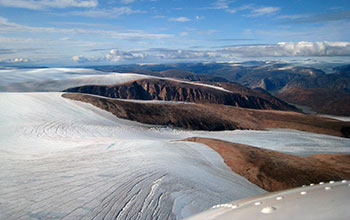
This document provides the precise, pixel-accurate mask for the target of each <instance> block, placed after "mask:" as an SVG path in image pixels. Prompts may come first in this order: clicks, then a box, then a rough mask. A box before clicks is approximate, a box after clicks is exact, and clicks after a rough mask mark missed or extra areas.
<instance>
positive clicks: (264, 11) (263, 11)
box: [247, 7, 281, 17]
mask: <svg viewBox="0 0 350 220" xmlns="http://www.w3.org/2000/svg"><path fill="white" fill-rule="evenodd" d="M280 10H281V8H279V7H262V8H255V9H253V10H252V11H251V12H250V14H248V15H247V16H248V17H260V16H264V15H272V14H275V13H277V12H279V11H280Z"/></svg>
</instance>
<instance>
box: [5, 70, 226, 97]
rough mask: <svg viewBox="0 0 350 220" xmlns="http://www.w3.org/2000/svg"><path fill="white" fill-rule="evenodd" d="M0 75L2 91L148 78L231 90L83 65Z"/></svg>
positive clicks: (60, 88) (49, 89)
mask: <svg viewBox="0 0 350 220" xmlns="http://www.w3.org/2000/svg"><path fill="white" fill-rule="evenodd" d="M0 77H1V80H0V92H60V91H63V90H65V89H68V88H72V87H78V86H84V85H117V84H122V83H125V82H129V81H134V80H138V79H146V78H157V79H164V80H171V81H176V82H183V83H188V84H193V85H200V86H205V87H209V88H213V89H218V90H221V91H226V92H230V91H228V90H226V89H223V88H221V87H218V86H213V85H207V84H202V83H194V82H188V81H182V80H177V79H172V78H162V77H155V76H148V75H142V74H134V73H114V72H101V71H98V70H94V69H83V68H42V69H17V68H12V69H0Z"/></svg>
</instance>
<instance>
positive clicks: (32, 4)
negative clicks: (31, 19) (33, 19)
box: [0, 0, 98, 10]
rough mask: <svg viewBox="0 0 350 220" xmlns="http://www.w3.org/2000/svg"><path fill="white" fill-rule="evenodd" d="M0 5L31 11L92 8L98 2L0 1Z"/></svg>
mask: <svg viewBox="0 0 350 220" xmlns="http://www.w3.org/2000/svg"><path fill="white" fill-rule="evenodd" d="M0 5H1V6H5V7H14V8H27V9H33V10H41V9H45V8H68V7H81V8H93V7H96V6H97V5H98V0H0Z"/></svg>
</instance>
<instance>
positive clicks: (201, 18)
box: [196, 15, 205, 20]
mask: <svg viewBox="0 0 350 220" xmlns="http://www.w3.org/2000/svg"><path fill="white" fill-rule="evenodd" d="M204 18H205V17H204V16H198V15H197V16H196V20H203V19H204Z"/></svg>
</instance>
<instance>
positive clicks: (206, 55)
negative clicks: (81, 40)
mask: <svg viewBox="0 0 350 220" xmlns="http://www.w3.org/2000/svg"><path fill="white" fill-rule="evenodd" d="M310 56H350V42H327V41H325V42H306V41H301V42H280V43H277V44H269V45H241V46H232V47H226V48H223V49H213V50H175V49H165V48H151V49H148V50H140V51H122V50H116V49H113V50H111V51H110V52H109V53H108V54H106V56H105V57H104V58H101V59H100V61H108V62H112V63H123V62H141V61H150V62H154V61H163V62H168V61H217V60H230V59H235V58H237V57H240V58H241V57H251V58H257V57H310ZM73 60H74V59H73ZM90 60H91V59H88V58H85V57H84V58H80V57H79V59H78V58H77V59H76V60H75V61H77V62H89V61H90ZM94 61H96V59H95V60H94Z"/></svg>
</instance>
